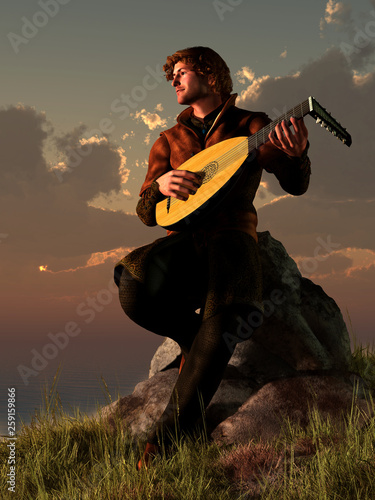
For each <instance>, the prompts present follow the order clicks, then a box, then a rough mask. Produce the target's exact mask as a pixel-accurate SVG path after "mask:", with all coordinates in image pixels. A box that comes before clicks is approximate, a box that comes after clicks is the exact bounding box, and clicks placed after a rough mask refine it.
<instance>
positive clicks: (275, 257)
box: [102, 232, 367, 443]
mask: <svg viewBox="0 0 375 500" xmlns="http://www.w3.org/2000/svg"><path fill="white" fill-rule="evenodd" d="M258 236H259V250H260V255H261V261H262V270H263V284H264V289H263V303H264V320H263V323H262V324H261V325H259V324H258V325H256V324H255V323H256V321H258V323H259V317H258V318H248V320H249V321H248V322H247V323H246V324H244V325H241V328H240V332H241V334H242V338H243V339H244V340H243V341H242V342H241V343H237V344H235V343H234V342H233V345H232V347H233V355H232V357H231V359H230V361H229V364H228V366H227V369H226V371H225V373H224V377H223V380H222V382H221V384H220V386H219V388H218V390H217V392H216V393H215V395H214V397H213V399H212V401H211V403H210V404H209V406H208V407H207V410H206V421H207V428H208V430H209V432H210V433H211V435H212V437H213V438H214V439H216V440H218V441H223V440H224V441H226V442H228V443H230V442H247V441H248V440H249V438H251V436H253V437H255V436H258V437H262V438H264V439H270V438H272V437H273V436H276V435H277V434H278V432H279V431H280V428H281V425H282V421H283V419H285V418H289V419H290V420H291V421H292V422H296V423H300V424H301V425H304V424H306V415H307V414H308V411H307V410H308V408H311V407H312V406H313V405H314V404H315V405H317V407H318V409H319V410H320V411H321V413H322V414H323V415H324V416H327V415H331V416H339V415H341V413H342V411H345V410H349V409H350V406H351V403H352V395H353V384H352V380H353V379H351V378H350V376H349V373H348V370H349V362H350V358H351V351H350V341H349V335H348V331H347V328H346V326H345V323H344V321H343V318H342V315H341V312H340V310H339V308H338V307H337V305H336V303H335V301H334V300H333V299H331V298H330V297H328V296H327V295H326V294H325V292H324V291H323V290H322V288H321V287H320V286H317V285H315V284H314V283H312V282H311V281H310V280H308V279H306V278H303V277H302V276H301V273H300V272H299V270H298V268H297V265H296V263H295V262H294V261H293V259H292V258H291V257H289V255H288V254H287V252H286V250H285V248H284V247H283V245H282V244H281V243H280V242H279V241H277V240H275V239H273V238H272V237H271V236H270V234H269V233H268V232H263V233H258ZM255 326H257V328H255ZM228 345H229V346H231V339H230V338H229V339H228ZM180 358H181V351H180V348H179V346H178V344H176V342H174V341H173V340H171V339H168V338H167V339H166V340H165V341H164V342H163V344H162V345H161V346H160V347H159V348H158V349H157V351H156V353H155V355H154V357H153V359H152V361H151V366H150V372H149V379H148V380H145V381H143V382H141V383H139V384H138V385H137V386H136V387H135V390H134V392H133V394H131V395H128V396H125V397H124V398H121V399H120V400H119V401H117V402H115V403H113V404H112V405H110V406H109V407H106V408H104V409H103V410H102V416H103V417H105V418H106V419H108V422H109V423H110V424H112V425H113V424H114V420H113V418H114V417H113V415H114V413H115V412H117V415H118V416H119V417H120V418H121V419H122V420H123V421H124V424H125V425H127V426H128V428H129V429H130V431H131V432H132V434H133V435H134V436H137V437H140V438H144V437H145V436H146V434H147V432H148V431H149V430H150V428H151V427H152V426H153V423H154V422H155V421H156V420H157V419H158V418H159V417H160V416H161V414H162V413H163V411H164V409H165V407H166V405H167V403H168V401H169V398H170V395H171V393H172V389H173V387H174V385H175V383H176V380H177V377H178V369H177V367H178V365H179V361H180ZM362 392H363V391H362ZM359 396H363V394H359ZM357 404H358V405H359V407H360V408H361V409H362V410H363V411H365V409H366V408H367V404H366V402H365V401H362V400H358V402H357Z"/></svg>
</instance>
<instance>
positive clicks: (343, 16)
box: [321, 0, 352, 29]
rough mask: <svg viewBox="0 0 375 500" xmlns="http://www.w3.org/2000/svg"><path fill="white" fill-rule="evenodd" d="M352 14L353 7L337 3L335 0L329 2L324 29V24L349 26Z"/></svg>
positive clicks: (324, 19)
mask: <svg viewBox="0 0 375 500" xmlns="http://www.w3.org/2000/svg"><path fill="white" fill-rule="evenodd" d="M351 12H352V9H351V7H350V6H349V5H347V4H345V3H344V2H335V0H328V3H327V5H326V9H325V14H324V18H323V27H324V23H326V24H338V25H344V24H347V23H348V22H349V21H350V19H351ZM321 29H322V24H321Z"/></svg>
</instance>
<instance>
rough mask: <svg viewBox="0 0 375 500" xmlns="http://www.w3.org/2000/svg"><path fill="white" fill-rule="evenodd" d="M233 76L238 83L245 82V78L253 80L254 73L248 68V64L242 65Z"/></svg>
mask: <svg viewBox="0 0 375 500" xmlns="http://www.w3.org/2000/svg"><path fill="white" fill-rule="evenodd" d="M235 76H236V77H237V81H238V82H239V83H242V84H245V83H246V80H249V82H251V81H253V80H254V78H255V73H254V71H253V70H252V69H250V68H249V66H244V67H243V68H241V69H240V70H238V71H237V73H236V74H235Z"/></svg>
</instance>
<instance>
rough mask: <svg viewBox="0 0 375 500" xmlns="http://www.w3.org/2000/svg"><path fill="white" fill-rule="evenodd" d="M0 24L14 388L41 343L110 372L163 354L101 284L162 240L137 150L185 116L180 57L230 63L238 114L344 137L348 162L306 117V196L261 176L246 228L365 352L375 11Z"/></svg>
mask: <svg viewBox="0 0 375 500" xmlns="http://www.w3.org/2000/svg"><path fill="white" fill-rule="evenodd" d="M187 5H188V6H187ZM0 9H1V11H0V12H1V14H0V34H1V42H2V43H1V45H0V61H1V84H0V85H1V93H0V168H1V183H0V205H1V210H0V213H1V217H0V256H1V260H0V269H1V282H0V294H1V318H2V319H1V338H2V352H3V353H6V354H5V356H6V357H7V364H6V366H7V370H8V371H10V373H11V377H12V380H14V384H25V381H28V382H30V381H35V380H37V379H38V377H40V373H41V372H42V371H43V370H42V369H40V370H39V369H38V370H36V369H35V366H37V365H35V366H34V368H33V367H32V364H31V363H32V359H33V354H32V350H31V349H34V353H35V350H36V351H38V352H42V351H43V349H44V348H46V345H49V344H51V340H52V338H54V339H55V342H54V345H58V342H60V345H61V346H62V345H64V342H67V340H66V339H68V343H69V345H67V346H65V347H57V348H56V349H55V351H54V350H53V349H52V348H50V352H49V351H48V348H46V350H45V351H44V353H45V354H46V356H47V355H49V356H50V358H51V359H54V360H55V361H56V360H58V359H59V358H60V356H62V355H63V354H64V356H68V357H69V356H70V355H72V356H73V353H74V352H76V351H77V349H78V345H79V346H80V347H79V348H80V349H81V350H82V352H85V350H86V352H89V349H88V348H89V347H90V346H91V345H93V342H94V340H95V345H96V346H98V347H96V350H97V352H98V356H100V355H101V353H103V358H105V363H106V364H107V365H110V364H111V354H110V353H111V348H110V346H112V348H113V352H116V353H118V352H121V350H123V351H124V352H127V353H129V352H133V351H134V353H136V352H139V348H140V346H141V348H142V346H143V345H144V346H145V351H146V350H147V353H148V355H149V353H150V350H151V351H152V349H153V348H155V347H156V346H157V345H158V344H159V343H160V341H161V339H160V338H157V339H156V338H155V336H154V335H153V334H151V333H149V332H146V331H144V330H142V329H141V328H139V327H137V326H136V325H134V324H132V323H131V322H130V320H129V319H127V318H126V316H125V315H124V314H123V312H122V309H121V307H120V304H119V302H118V297H117V290H116V289H115V288H114V285H113V281H112V275H113V267H114V265H115V263H116V262H117V261H118V260H119V259H120V258H121V257H122V256H124V255H125V254H126V253H127V252H128V251H130V250H132V249H134V248H136V247H137V246H140V245H144V244H147V243H149V242H151V241H153V240H155V239H156V238H157V237H160V236H164V235H165V231H164V230H163V229H161V228H159V227H155V228H149V227H146V226H144V225H143V224H142V223H141V222H140V221H139V220H138V218H137V216H136V214H135V206H136V203H137V201H138V194H139V189H140V186H141V184H142V182H143V179H144V176H145V174H146V171H147V164H148V163H147V162H148V154H149V150H150V148H151V146H152V144H153V142H154V141H155V140H156V139H157V138H158V136H159V134H160V132H161V131H163V130H165V129H166V128H169V127H171V126H173V124H174V123H175V119H176V116H177V115H178V114H179V113H180V112H181V111H182V109H183V108H181V106H179V105H178V104H177V102H176V100H175V94H174V92H173V90H172V88H171V86H170V82H167V81H166V79H165V78H164V76H163V74H162V66H163V64H164V62H165V59H166V57H167V56H168V55H171V54H172V53H173V52H175V51H176V50H178V49H181V48H185V47H188V46H193V45H206V46H210V47H211V48H213V49H214V50H216V51H217V52H218V53H219V54H220V55H221V56H222V57H223V58H224V59H225V60H226V62H227V64H228V66H229V67H230V69H231V72H232V77H233V81H234V91H235V92H237V93H238V95H239V97H238V100H237V105H238V106H239V107H242V108H245V109H249V110H253V111H264V112H266V113H267V114H268V115H269V116H270V117H271V118H272V119H274V118H276V117H277V116H278V115H279V114H281V113H282V112H285V111H286V110H287V109H289V108H291V107H293V106H295V105H297V104H299V103H300V102H301V101H303V100H305V99H306V98H307V97H308V96H310V95H312V96H314V97H315V98H316V99H317V100H318V101H319V102H320V103H321V104H322V105H323V106H324V107H325V108H327V109H328V110H329V111H330V112H331V113H332V114H333V116H334V117H335V118H336V119H337V120H338V121H339V122H340V123H342V125H343V126H345V127H346V128H347V129H348V131H349V133H350V134H351V135H352V139H353V145H352V146H351V148H347V147H346V146H344V145H343V144H342V143H341V142H340V141H338V140H337V139H335V138H334V137H333V136H332V135H331V134H329V133H328V132H327V131H325V130H323V129H321V128H320V127H318V126H317V125H316V124H315V122H314V120H313V119H312V118H311V117H306V119H305V123H306V125H307V128H308V130H309V141H310V151H309V156H310V158H311V162H312V176H311V182H310V187H309V190H308V192H307V193H306V194H305V195H303V196H301V197H293V196H290V195H287V194H286V193H285V192H284V191H282V189H281V188H280V186H279V185H278V183H277V180H276V179H275V178H274V177H273V176H272V175H270V174H266V173H265V174H264V177H263V179H262V185H261V188H260V190H259V192H258V195H257V198H256V208H257V210H258V215H259V226H258V229H259V231H265V230H267V231H270V233H271V235H272V236H273V237H274V238H276V239H278V240H280V241H281V242H282V243H283V245H284V246H285V248H286V249H287V251H288V252H289V254H290V255H291V256H292V257H293V258H294V259H295V260H296V262H297V263H298V265H299V267H300V270H301V272H302V274H303V275H304V276H306V277H308V278H310V279H312V280H313V281H314V282H315V283H317V284H319V285H321V286H322V287H323V289H324V290H325V292H326V293H327V294H328V295H329V296H331V297H333V298H334V299H335V301H336V302H337V304H338V305H339V307H340V308H341V311H342V313H343V316H344V319H345V320H346V322H347V324H348V326H349V325H351V326H350V329H351V331H353V332H354V334H355V335H356V337H357V339H358V340H359V341H360V342H362V343H371V342H373V340H374V339H375V335H374V332H373V317H372V308H373V298H374V289H375V285H374V283H375V236H374V231H373V221H374V206H375V196H374V190H373V186H374V180H375V179H374V178H375V169H374V168H373V167H374V148H375V146H374V141H373V139H372V138H373V133H374V125H373V114H374V101H375V75H374V72H375V65H374V47H375V1H374V0H361V1H356V2H353V1H352V2H337V1H335V0H329V1H327V0H319V1H315V2H311V1H307V0H306V1H305V0H299V1H297V0H285V1H284V2H276V0H268V1H267V0H263V1H257V0H255V1H251V2H250V1H246V0H243V1H241V0H222V1H219V0H210V1H202V0H200V1H199V2H198V0H192V1H190V2H189V4H187V3H186V2H185V1H184V2H183V1H180V0H174V1H173V2H172V1H161V0H160V1H155V0H154V1H151V0H139V1H137V2H123V1H119V0H107V1H106V2H103V1H99V0H91V1H90V2H89V1H88V0H80V1H79V0H44V1H43V0H39V1H34V0H28V1H26V0H18V1H13V0H6V1H4V2H2V4H1V7H0ZM146 346H147V348H146ZM91 351H92V350H91ZM91 351H90V352H91ZM80 352H81V351H80ZM91 355H92V354H90V356H91ZM3 356H4V354H3ZM35 363H36V361H35ZM40 363H41V364H40V366H39V368H40V367H41V366H42V364H43V363H42V361H40ZM4 366H5V365H4ZM20 366H23V367H24V368H23V369H21V371H20ZM25 367H26V368H25ZM22 370H23V371H22ZM25 370H26V371H25ZM27 370H29V371H27ZM22 374H23V375H22Z"/></svg>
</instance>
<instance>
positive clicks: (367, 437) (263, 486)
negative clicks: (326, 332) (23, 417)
mask: <svg viewBox="0 0 375 500" xmlns="http://www.w3.org/2000/svg"><path fill="white" fill-rule="evenodd" d="M351 368H352V370H353V371H355V372H357V373H358V374H359V375H360V376H362V377H363V378H364V379H365V380H366V382H367V383H368V385H369V387H370V388H371V389H375V353H374V352H373V351H372V350H371V349H370V348H362V347H360V346H355V348H354V351H353V357H352V367H351ZM55 389H56V380H55V381H54V384H53V385H52V389H51V391H49V392H46V393H45V408H44V410H43V411H41V412H40V413H39V414H37V415H36V416H35V417H34V419H33V422H32V424H31V425H30V426H23V427H22V429H21V431H20V432H19V433H18V436H17V441H16V454H17V455H16V459H17V462H16V467H17V469H16V493H12V492H9V491H8V484H7V483H6V481H7V473H8V472H9V466H8V464H7V460H8V457H9V449H8V448H7V446H6V445H7V442H6V441H5V442H3V443H0V467H1V479H0V481H1V482H0V497H1V499H4V500H6V499H8V498H9V499H14V498H16V499H17V500H24V499H32V500H36V499H38V500H39V499H40V500H44V499H46V500H47V499H48V500H49V499H56V500H86V499H87V500H88V499H90V500H91V499H100V500H107V499H108V500H122V499H152V500H154V499H155V500H157V499H167V500H175V499H184V500H190V499H194V500H197V499H204V500H206V499H207V500H209V499H215V500H217V499H224V500H225V499H231V500H232V499H238V500H240V499H241V500H242V499H251V498H260V499H269V500H271V499H272V500H273V499H275V498H277V499H287V500H293V499H296V500H297V499H298V500H301V499H311V500H320V499H322V500H323V499H337V500H339V499H340V500H341V499H350V500H352V499H361V500H366V499H374V498H375V418H374V417H372V418H370V419H368V420H367V422H366V424H365V425H362V426H361V425H359V420H360V418H361V415H360V413H359V411H358V410H356V407H355V406H353V407H352V410H351V411H350V412H349V413H348V415H347V418H346V420H345V425H344V426H342V427H341V428H340V429H338V427H337V426H335V425H334V424H333V423H332V422H331V421H330V420H329V419H328V420H327V419H325V420H324V419H322V418H321V416H320V415H319V414H318V413H317V412H316V411H314V410H313V411H312V412H311V415H310V422H309V425H308V427H307V428H306V429H302V428H300V427H298V426H292V425H291V424H290V423H288V422H285V425H284V427H283V429H282V432H281V433H280V436H279V437H278V439H276V440H275V441H274V442H272V443H262V442H260V441H257V440H251V441H250V442H249V443H248V444H247V445H245V446H243V445H242V446H234V445H233V446H221V447H220V446H219V445H218V444H215V443H212V442H209V441H208V440H207V439H206V437H205V436H203V435H202V436H200V437H199V439H198V440H196V441H194V442H193V441H190V440H187V439H186V440H182V441H180V442H177V443H175V449H174V452H173V453H172V454H171V455H169V456H168V457H165V456H162V457H159V458H158V459H156V460H154V461H153V463H152V465H151V467H150V468H149V469H148V471H144V470H143V471H141V472H138V471H137V470H136V463H137V461H138V459H139V458H140V455H141V452H142V450H143V448H144V443H140V442H139V443H134V441H133V440H132V439H131V437H130V435H129V434H128V433H127V431H126V430H125V429H123V428H122V427H121V426H120V424H118V428H117V432H115V433H113V432H111V431H110V430H109V429H108V428H107V427H106V426H105V425H104V423H103V422H101V421H99V420H95V419H94V418H89V417H87V416H85V415H82V414H79V413H78V412H77V413H76V414H75V415H74V416H69V415H66V414H65V413H64V411H63V409H62V407H61V403H60V402H59V398H58V394H57V393H56V390H55ZM369 405H372V408H373V410H375V408H374V403H373V401H372V400H371V398H369Z"/></svg>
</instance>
